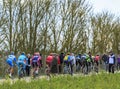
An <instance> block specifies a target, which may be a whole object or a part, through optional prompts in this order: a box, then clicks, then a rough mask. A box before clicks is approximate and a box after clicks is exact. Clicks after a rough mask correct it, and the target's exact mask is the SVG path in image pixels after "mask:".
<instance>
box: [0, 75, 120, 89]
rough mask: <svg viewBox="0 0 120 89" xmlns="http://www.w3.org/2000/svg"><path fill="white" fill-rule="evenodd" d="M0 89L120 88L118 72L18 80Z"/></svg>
mask: <svg viewBox="0 0 120 89" xmlns="http://www.w3.org/2000/svg"><path fill="white" fill-rule="evenodd" d="M0 89H120V74H119V73H116V74H106V73H102V74H98V75H91V76H86V77H83V76H57V77H54V78H51V79H50V80H46V79H45V78H43V79H38V80H32V81H31V82H26V81H25V80H21V81H20V80H18V81H16V82H13V84H11V82H10V81H8V82H5V83H3V84H2V85H0Z"/></svg>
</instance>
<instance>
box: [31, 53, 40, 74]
mask: <svg viewBox="0 0 120 89" xmlns="http://www.w3.org/2000/svg"><path fill="white" fill-rule="evenodd" d="M40 60H41V56H40V53H39V52H35V53H34V55H33V57H32V59H31V65H32V68H33V74H34V73H35V74H38V70H39V66H40Z"/></svg>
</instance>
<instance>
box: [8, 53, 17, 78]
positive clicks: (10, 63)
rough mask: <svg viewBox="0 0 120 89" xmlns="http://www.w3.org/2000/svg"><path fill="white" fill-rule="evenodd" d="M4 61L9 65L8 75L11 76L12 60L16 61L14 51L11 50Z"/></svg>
mask: <svg viewBox="0 0 120 89" xmlns="http://www.w3.org/2000/svg"><path fill="white" fill-rule="evenodd" d="M6 62H7V64H8V65H9V67H10V68H9V70H10V74H9V77H12V74H13V66H14V64H13V62H15V63H17V62H16V57H15V55H14V52H11V54H10V55H8V58H7V60H6Z"/></svg>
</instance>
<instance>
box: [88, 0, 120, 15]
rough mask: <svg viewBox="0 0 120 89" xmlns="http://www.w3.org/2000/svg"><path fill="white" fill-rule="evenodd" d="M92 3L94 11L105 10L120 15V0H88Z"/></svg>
mask: <svg viewBox="0 0 120 89" xmlns="http://www.w3.org/2000/svg"><path fill="white" fill-rule="evenodd" d="M88 1H89V2H91V3H92V5H93V8H94V12H95V13H98V12H102V11H104V10H107V11H110V12H112V13H115V14H116V15H120V0H88Z"/></svg>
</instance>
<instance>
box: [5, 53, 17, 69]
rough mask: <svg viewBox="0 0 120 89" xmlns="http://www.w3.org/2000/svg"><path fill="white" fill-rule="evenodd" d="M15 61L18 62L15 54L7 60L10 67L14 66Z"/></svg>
mask: <svg viewBox="0 0 120 89" xmlns="http://www.w3.org/2000/svg"><path fill="white" fill-rule="evenodd" d="M13 61H14V62H15V63H16V57H15V56H14V55H9V56H8V58H7V60H6V62H7V63H8V65H9V66H10V67H13Z"/></svg>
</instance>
